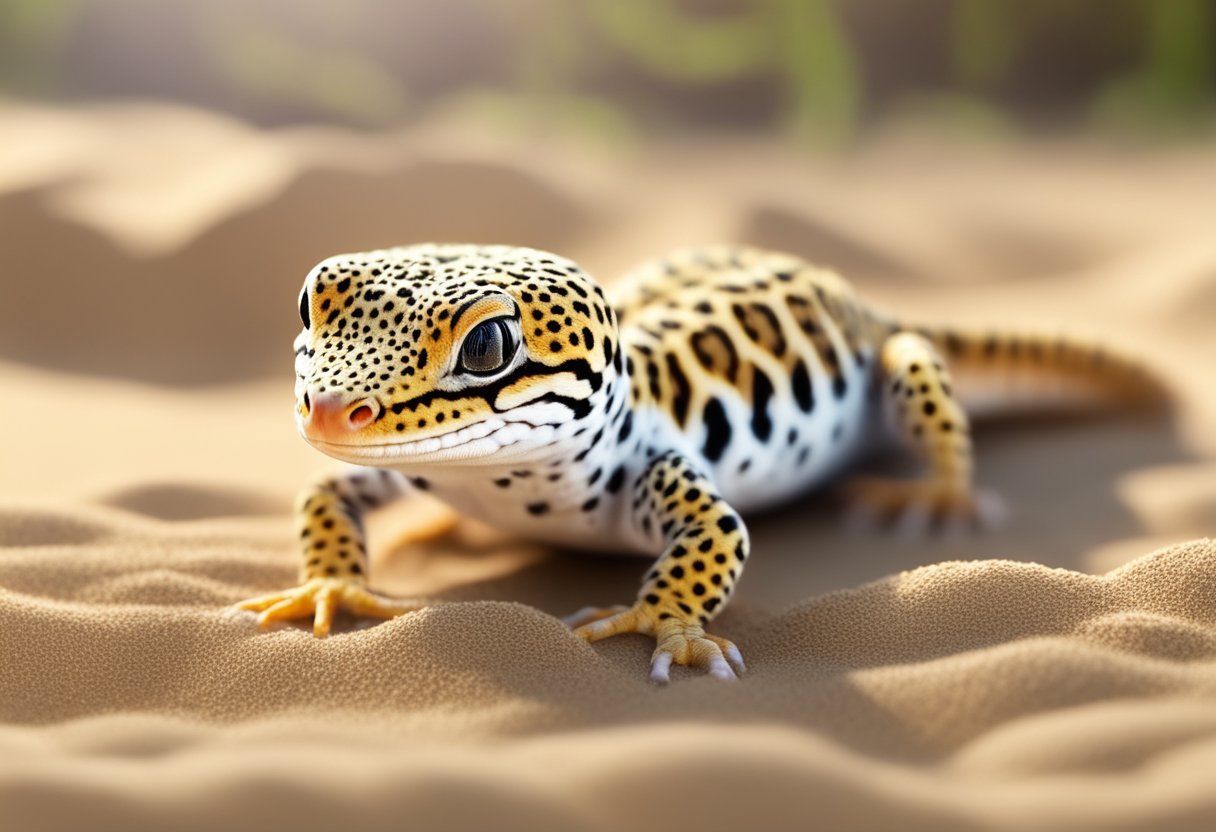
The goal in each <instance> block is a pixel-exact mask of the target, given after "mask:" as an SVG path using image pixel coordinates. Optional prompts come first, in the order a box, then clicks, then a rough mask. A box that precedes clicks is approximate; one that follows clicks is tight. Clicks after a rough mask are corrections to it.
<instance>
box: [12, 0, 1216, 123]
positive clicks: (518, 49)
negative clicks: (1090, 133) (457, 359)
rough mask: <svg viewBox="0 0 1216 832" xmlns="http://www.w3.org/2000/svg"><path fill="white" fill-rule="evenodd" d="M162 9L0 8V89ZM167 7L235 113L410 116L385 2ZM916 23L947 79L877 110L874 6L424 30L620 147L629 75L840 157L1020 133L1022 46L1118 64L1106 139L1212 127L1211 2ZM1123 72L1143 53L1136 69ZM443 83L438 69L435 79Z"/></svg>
mask: <svg viewBox="0 0 1216 832" xmlns="http://www.w3.org/2000/svg"><path fill="white" fill-rule="evenodd" d="M166 2H170V0H0V91H8V92H15V93H18V94H24V95H44V96H48V95H49V96H53V95H55V94H56V93H57V92H61V91H63V90H64V88H65V86H66V85H67V84H68V81H66V80H65V78H64V77H63V76H64V72H63V67H64V66H65V62H64V58H65V51H64V50H65V49H67V48H70V45H71V44H72V43H73V41H72V37H73V34H74V33H73V27H74V26H75V25H76V24H77V23H78V21H79V20H81V19H82V16H83V15H85V14H86V13H87V14H89V15H93V16H94V17H96V16H97V15H102V16H104V14H105V12H106V11H107V10H108V9H114V8H127V9H128V10H129V9H130V8H131V7H138V6H143V5H148V6H151V5H153V4H160V3H166ZM172 2H173V3H175V4H179V5H176V7H175V8H176V9H177V11H176V14H179V15H181V16H183V17H184V18H186V20H187V21H188V22H189V24H190V25H192V26H194V27H195V32H196V34H197V35H198V38H199V41H200V42H201V44H202V49H203V60H204V61H206V64H207V65H206V67H204V68H203V70H202V74H204V75H206V76H207V77H210V78H214V79H218V80H219V81H220V82H221V83H222V84H225V85H226V86H227V89H226V90H225V91H223V95H226V96H227V98H228V100H231V101H233V102H234V103H235V104H236V105H237V106H238V107H241V108H244V109H247V110H249V111H252V112H260V111H262V110H265V109H267V107H268V105H269V106H271V107H273V106H283V105H287V106H288V107H289V108H290V107H291V106H295V107H296V108H297V109H303V110H305V111H312V112H316V113H317V114H318V116H325V115H328V116H330V117H332V118H334V119H336V120H341V121H347V122H356V123H364V124H379V123H390V122H395V121H399V120H401V119H403V118H407V117H410V116H414V115H416V114H417V113H419V112H421V110H422V106H423V102H421V101H419V100H418V99H417V98H415V97H412V96H411V94H410V89H409V87H410V84H409V79H406V78H403V77H401V75H400V73H399V71H395V70H393V69H391V68H390V67H391V66H392V62H391V60H390V57H391V56H390V55H387V54H384V53H383V47H381V53H380V54H377V53H376V51H375V50H374V49H373V50H368V49H359V48H355V47H354V46H352V45H351V44H353V43H356V42H359V40H360V34H361V33H362V34H366V28H367V27H368V25H369V24H368V20H369V15H370V13H371V12H372V10H373V9H374V10H376V13H377V15H378V16H377V17H376V18H375V19H377V20H386V19H391V17H390V16H388V15H387V14H386V13H385V10H384V8H383V7H382V6H381V5H380V2H381V0H297V2H298V6H293V5H292V4H290V3H281V2H275V3H269V2H261V0H245V1H244V2H237V0H223V1H222V2H210V0H172ZM887 2H890V3H892V4H894V3H897V2H900V0H887ZM162 8H163V7H162ZM403 8H404V7H403ZM925 8H926V13H927V14H932V15H935V17H933V18H932V19H929V20H928V21H927V22H926V23H925V25H926V26H928V27H944V34H945V36H946V41H947V43H948V44H949V53H948V55H947V56H946V57H947V59H948V65H949V67H950V72H951V78H950V79H949V80H948V81H947V82H946V83H945V84H943V85H940V86H939V87H938V88H934V89H917V88H913V87H911V86H909V87H906V88H903V89H896V90H894V91H888V88H884V89H883V96H884V97H883V98H882V99H881V100H878V101H875V100H874V98H873V93H872V90H871V89H870V88H869V87H867V83H866V76H867V73H868V72H869V71H870V70H871V69H872V67H873V66H875V65H878V63H879V62H881V61H883V60H884V58H885V56H881V55H876V54H871V53H870V52H867V51H866V50H863V49H862V48H861V46H862V45H863V44H865V45H866V48H867V49H869V50H871V51H872V49H873V47H870V46H869V45H868V44H870V43H872V42H873V41H871V40H868V39H867V38H865V37H862V36H863V35H866V34H867V33H868V31H869V30H868V29H861V28H859V27H863V26H865V27H881V26H882V23H883V19H882V17H881V12H882V11H883V6H882V0H869V2H867V3H866V4H864V5H850V4H849V3H848V0H714V2H713V3H712V6H711V7H710V8H706V7H705V5H704V4H703V3H701V4H699V0H510V2H507V0H433V4H432V7H431V8H430V10H429V11H428V12H427V14H429V15H432V16H438V15H440V14H450V15H453V16H455V15H461V14H465V15H468V14H478V15H482V16H483V18H484V19H486V20H490V19H493V20H494V21H495V22H496V24H497V28H493V27H491V31H494V32H498V36H499V37H500V38H501V39H502V41H503V42H502V43H501V44H498V45H499V46H501V47H502V49H503V50H505V52H506V54H507V58H508V60H509V61H510V62H511V65H512V68H513V77H509V78H496V79H491V78H481V79H479V80H476V81H473V80H470V81H466V82H461V83H459V84H455V85H453V86H451V87H449V88H448V90H447V92H446V96H447V100H448V101H451V102H458V101H459V102H465V103H466V104H468V103H470V102H479V103H477V104H475V105H474V106H475V107H477V108H481V109H486V110H489V111H493V112H499V113H502V112H505V111H508V110H511V109H512V108H515V109H516V110H517V117H516V118H515V120H516V121H519V122H521V123H523V122H529V121H531V122H534V123H547V122H552V121H555V120H556V121H561V122H562V123H564V124H567V125H570V124H573V123H575V122H578V121H580V120H583V121H585V125H584V128H585V129H586V130H589V131H590V130H595V129H603V130H604V131H606V134H612V135H618V136H620V135H626V134H628V133H630V132H631V128H630V127H629V124H630V122H631V121H634V122H636V121H637V120H638V118H637V112H638V110H637V107H638V95H637V93H635V92H627V91H626V92H622V91H621V90H620V89H619V88H613V87H612V85H611V84H608V85H607V86H608V88H609V89H614V90H615V91H613V92H607V93H605V92H603V87H604V83H603V81H604V79H605V78H609V79H610V78H614V77H618V76H619V75H620V70H621V68H622V65H627V66H628V67H629V68H630V73H633V75H631V77H636V74H637V73H638V72H640V73H642V75H643V77H646V76H648V77H650V78H653V79H655V80H658V81H661V82H662V85H661V87H662V89H663V90H664V94H666V95H669V96H670V95H673V94H674V95H676V96H678V95H679V92H678V91H679V90H680V89H681V88H687V89H692V88H710V89H712V88H714V87H715V86H721V87H723V88H726V87H728V86H729V85H731V84H733V83H734V82H737V81H740V80H750V81H752V82H755V83H756V84H758V85H763V84H769V85H771V86H772V88H773V89H776V90H778V91H779V92H780V94H781V102H782V106H781V112H780V114H779V121H780V124H781V125H782V126H784V128H785V129H786V130H787V131H788V132H789V133H790V134H791V135H795V136H798V137H800V138H801V139H802V140H804V141H807V142H812V143H817V144H819V145H821V146H827V147H838V146H841V145H844V144H847V143H848V142H850V141H851V140H852V139H853V138H854V137H855V136H856V134H857V131H858V129H859V124H860V122H861V116H862V113H863V112H870V113H874V112H900V111H904V110H907V109H909V108H915V107H927V108H928V110H929V111H930V112H931V113H932V114H933V115H934V117H936V118H938V119H939V120H940V119H945V120H947V121H952V122H957V123H956V125H955V126H957V127H959V129H970V128H969V127H968V125H970V126H971V127H973V128H974V129H976V130H979V131H981V132H985V131H986V132H989V133H991V132H993V131H1002V130H1005V129H1007V128H1008V127H1009V126H1011V125H1014V124H1016V121H1017V116H1016V115H1015V114H1013V113H1010V112H1007V111H1005V110H1004V109H1003V107H1002V101H1003V100H1006V99H1003V98H1002V94H1003V91H1004V90H1006V89H1007V88H1008V87H1009V85H1010V83H1011V82H1016V81H1017V77H1016V73H1018V72H1020V71H1023V70H1024V69H1025V62H1026V60H1027V56H1028V55H1031V54H1033V51H1032V47H1033V46H1035V45H1036V44H1038V43H1039V42H1040V39H1045V40H1047V41H1053V40H1054V41H1056V42H1059V41H1060V40H1061V38H1074V39H1077V38H1083V39H1085V40H1084V43H1085V44H1087V45H1091V46H1092V45H1096V46H1097V47H1098V48H1097V49H1096V50H1095V49H1089V50H1084V49H1082V50H1078V54H1079V55H1080V56H1082V59H1084V56H1086V55H1094V54H1100V55H1105V56H1106V58H1104V60H1109V59H1110V57H1109V56H1111V55H1114V56H1116V62H1117V61H1122V62H1123V64H1124V67H1125V68H1124V69H1122V70H1119V71H1118V72H1117V73H1115V74H1113V76H1112V77H1111V78H1110V79H1109V80H1108V81H1107V82H1106V83H1105V84H1104V85H1103V86H1102V89H1101V90H1100V91H1099V92H1098V94H1096V95H1095V96H1094V100H1093V101H1090V102H1082V103H1081V105H1080V107H1079V111H1080V112H1087V113H1092V114H1093V116H1094V118H1095V119H1096V121H1097V122H1098V123H1100V124H1106V125H1117V126H1119V127H1121V128H1127V127H1133V128H1137V129H1142V130H1143V129H1151V130H1155V131H1161V130H1177V129H1195V128H1197V127H1210V126H1212V125H1213V123H1214V122H1216V115H1214V114H1216V3H1213V1H1212V0H953V2H952V3H951V4H950V5H949V6H948V7H943V6H941V5H937V4H933V5H932V6H926V7H925ZM293 9H294V11H292V12H291V13H292V14H293V18H292V20H295V19H296V18H295V15H298V16H299V19H300V20H304V19H308V20H309V21H311V22H312V23H313V24H314V29H316V30H319V31H323V32H325V33H326V37H324V38H319V39H318V38H317V37H315V36H314V37H312V38H311V39H305V38H304V37H302V35H301V34H300V33H299V31H298V27H293V26H290V25H284V24H285V23H290V22H291V21H284V19H283V15H284V14H286V13H288V11H290V10H293ZM859 9H861V11H859ZM403 19H404V18H403ZM403 42H408V33H405V34H404V36H403ZM920 42H921V43H922V46H921V47H920V48H922V49H923V48H924V47H923V43H924V41H923V39H922V41H920ZM1079 42H1080V41H1079ZM1104 44H1105V47H1104V46H1103V45H1104ZM461 46H462V45H461V44H460V43H458V42H457V43H453V44H452V46H451V48H452V49H453V50H459V49H460V48H461ZM1129 54H1138V55H1139V65H1138V66H1135V68H1133V69H1131V70H1128V69H1127V68H1126V66H1128V65H1129V62H1128V59H1127V58H1128V55H1129ZM443 72H444V67H443V66H442V65H440V66H438V67H436V75H437V76H440V77H442V74H443ZM597 85H598V86H597ZM888 87H889V85H888ZM672 90H675V91H676V92H675V93H673V92H672ZM427 106H441V107H442V106H444V103H443V102H442V101H440V102H438V104H436V103H435V102H433V101H432V102H430V103H429V104H427ZM746 126H749V127H753V128H763V127H771V126H773V125H764V124H754V125H746Z"/></svg>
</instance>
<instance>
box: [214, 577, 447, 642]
mask: <svg viewBox="0 0 1216 832" xmlns="http://www.w3.org/2000/svg"><path fill="white" fill-rule="evenodd" d="M427 606H428V605H427V604H425V603H422V602H420V601H399V600H396V599H393V598H385V597H384V596H382V595H377V594H376V593H374V592H369V591H368V590H367V589H366V588H365V587H363V586H362V585H360V584H356V583H352V582H351V581H349V580H345V579H342V578H310V579H309V580H307V581H305V582H304V583H302V584H301V585H300V586H297V587H295V588H294V589H288V590H285V591H283V592H274V593H271V594H270V595H262V596H260V597H258V598H251V599H249V600H248V601H242V602H240V603H239V604H236V605H235V609H238V610H246V611H249V612H256V613H259V615H258V624H259V625H260V626H262V627H268V626H270V625H271V624H273V623H274V622H276V621H290V620H293V619H299V618H307V617H309V616H311V617H312V619H313V624H312V631H313V635H315V636H317V638H324V637H325V636H327V635H329V630H330V628H331V627H332V626H333V619H334V613H336V612H337V611H338V610H340V609H341V610H345V611H346V612H349V613H353V614H354V615H373V616H377V617H379V618H396V617H397V616H399V615H404V614H405V613H407V612H415V611H416V610H420V609H424V608H425V607H427Z"/></svg>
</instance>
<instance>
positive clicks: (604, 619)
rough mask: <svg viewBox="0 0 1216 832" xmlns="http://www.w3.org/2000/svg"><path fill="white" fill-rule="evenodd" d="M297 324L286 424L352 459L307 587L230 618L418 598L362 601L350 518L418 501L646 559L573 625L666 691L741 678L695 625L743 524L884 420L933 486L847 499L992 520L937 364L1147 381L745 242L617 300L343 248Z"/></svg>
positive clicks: (447, 262) (414, 254)
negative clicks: (955, 324)
mask: <svg viewBox="0 0 1216 832" xmlns="http://www.w3.org/2000/svg"><path fill="white" fill-rule="evenodd" d="M300 315H301V318H302V320H303V322H304V330H303V331H302V332H301V333H300V336H299V337H298V338H297V340H296V344H295V346H296V399H297V411H296V418H297V425H298V427H299V429H300V431H301V433H302V434H303V435H304V437H305V438H306V439H307V440H308V441H309V442H310V443H311V444H313V445H314V446H315V447H317V448H318V449H319V450H321V451H323V452H324V453H326V454H328V455H330V456H332V457H335V458H337V459H340V460H343V461H345V462H347V463H351V464H353V465H355V466H358V467H357V468H355V469H353V472H352V473H350V474H348V475H346V476H342V477H337V478H331V479H327V480H322V481H319V482H317V483H314V484H312V485H310V486H309V487H308V488H307V489H306V490H305V492H304V493H303V495H302V498H301V502H300V507H299V512H298V516H299V518H300V525H301V528H300V538H301V545H302V549H303V565H302V569H301V584H300V586H298V587H295V588H293V589H290V590H287V591H285V592H278V593H273V594H270V595H266V596H263V597H261V598H256V599H253V600H251V601H247V602H244V603H243V604H241V605H240V606H241V607H242V608H244V609H248V610H253V611H256V612H258V613H260V620H261V622H262V623H263V624H269V623H271V622H273V621H277V620H281V619H288V618H298V617H303V616H311V617H312V618H313V625H314V632H315V633H316V634H317V635H319V636H321V635H325V634H327V633H328V632H329V629H330V626H331V623H332V619H333V616H334V614H335V613H336V612H337V610H339V609H345V610H348V611H351V612H354V613H357V614H363V615H378V616H386V617H388V616H393V615H400V614H402V613H405V612H409V611H411V610H414V609H418V608H419V607H420V606H422V603H421V602H417V601H402V600H396V599H390V598H386V597H383V596H381V595H377V594H375V593H373V592H371V591H370V590H368V589H367V573H368V568H367V558H366V541H365V539H364V534H363V523H362V518H363V515H364V514H365V512H367V511H368V510H370V509H373V508H376V507H378V506H380V505H382V504H384V503H386V502H388V501H391V500H393V499H397V498H399V497H403V496H408V494H409V493H410V492H411V491H418V490H421V491H426V492H428V493H430V494H433V495H434V496H436V497H438V498H439V499H440V500H442V501H444V502H446V503H447V504H448V505H450V506H451V507H452V508H454V509H455V510H456V511H457V512H459V513H461V514H465V515H469V516H473V517H477V518H480V519H482V520H484V521H487V522H489V523H491V524H494V525H497V526H499V527H501V528H503V529H505V530H508V531H512V532H516V533H519V534H521V535H524V536H527V537H530V538H533V539H538V540H544V541H551V542H555V543H560V544H565V545H572V546H577V547H584V548H588V547H594V548H599V549H604V550H609V551H632V552H638V553H642V554H647V555H650V556H654V555H656V554H657V555H658V560H657V561H656V562H655V564H654V566H653V567H652V568H651V569H650V571H649V572H648V573H647V574H646V576H645V578H644V579H643V584H642V588H641V591H640V592H639V595H638V598H637V600H636V601H635V603H633V604H632V605H628V606H617V607H610V608H606V609H587V610H582V611H579V612H578V613H575V614H574V615H573V616H571V617H570V618H569V619H567V621H568V622H569V623H570V624H571V626H573V627H574V628H575V632H576V633H577V634H578V635H579V636H581V637H583V638H585V639H586V640H588V641H595V640H598V639H601V638H605V637H608V636H612V635H616V634H619V633H626V632H636V633H644V634H648V635H652V636H654V637H655V640H656V649H655V652H654V655H653V657H652V662H651V678H652V679H654V680H655V681H658V682H664V681H667V679H668V678H669V673H670V667H671V665H672V664H680V665H689V666H694V667H699V668H702V669H704V670H706V671H707V672H708V673H710V674H711V675H713V676H715V677H718V678H722V679H733V678H735V677H736V676H737V674H739V673H741V672H742V671H743V667H744V665H743V659H742V656H741V655H740V651H739V650H738V648H737V647H736V646H735V645H734V644H732V643H730V642H729V641H727V640H725V639H722V638H720V637H717V636H714V635H712V634H709V633H707V632H706V629H705V628H706V627H707V626H708V625H709V624H710V622H711V621H712V620H713V619H714V618H715V617H716V616H717V615H718V614H720V613H721V611H722V609H723V608H724V607H725V605H726V602H727V601H728V599H729V597H730V596H731V595H732V593H733V592H734V589H735V587H736V585H737V582H738V580H739V578H740V577H741V575H742V571H743V566H744V563H745V562H746V561H747V559H748V556H749V552H750V550H749V542H748V534H747V528H746V526H745V524H744V521H743V519H742V516H741V513H743V514H746V513H748V512H752V511H755V510H758V509H763V508H766V507H769V506H773V505H776V504H779V503H781V502H786V501H788V500H790V499H792V498H794V497H796V496H797V495H799V494H801V493H804V492H806V491H807V490H808V489H811V488H814V487H816V486H820V485H823V484H826V483H829V482H832V481H834V479H835V478H837V477H838V476H839V475H840V474H841V472H842V471H844V470H845V469H846V468H847V467H848V466H849V465H850V464H852V463H854V462H855V461H856V460H858V459H859V458H860V457H861V456H862V455H863V454H864V453H865V452H866V451H868V450H869V449H870V448H871V447H872V446H873V445H874V444H875V442H876V441H877V440H878V439H879V438H880V437H881V436H883V435H884V433H886V434H893V435H895V436H896V437H898V438H899V439H900V440H901V441H902V442H903V444H904V445H905V446H906V447H907V448H908V449H909V450H911V451H912V452H914V453H915V454H917V455H918V456H919V457H920V458H921V459H922V460H923V461H924V462H925V463H926V469H927V472H926V475H925V476H924V477H923V478H921V479H917V480H898V479H867V480H857V481H854V483H853V484H852V486H851V487H850V493H851V496H852V498H853V499H854V501H855V502H856V503H857V504H859V505H863V506H869V507H870V508H872V509H873V510H875V511H876V512H879V513H883V514H900V515H905V516H922V517H925V516H932V517H935V518H937V519H943V518H945V519H959V518H962V519H964V520H968V521H976V520H979V519H982V514H983V512H982V501H981V500H980V499H979V496H978V494H977V491H976V489H975V487H974V484H973V465H972V453H971V441H970V435H969V425H968V419H967V416H966V413H965V411H964V409H963V406H962V404H961V403H960V400H959V399H958V398H957V397H956V394H955V391H954V389H953V383H954V382H953V380H952V378H951V373H950V371H949V370H948V369H947V366H948V364H949V365H957V366H959V367H961V368H964V369H966V368H970V369H972V370H978V371H980V374H981V375H995V376H1017V375H1019V374H1021V375H1022V376H1028V377H1030V378H1031V379H1032V380H1034V379H1040V378H1042V379H1048V380H1050V379H1052V378H1055V377H1062V378H1064V379H1066V380H1068V382H1069V383H1068V384H1065V385H1064V386H1063V388H1062V389H1065V390H1072V391H1077V390H1082V391H1086V390H1088V391H1089V392H1090V393H1092V394H1093V395H1094V396H1095V397H1096V398H1098V399H1103V400H1110V399H1112V398H1113V399H1117V400H1124V401H1128V402H1131V401H1133V400H1136V399H1139V398H1143V397H1145V396H1146V395H1148V393H1146V391H1150V389H1151V388H1152V387H1153V385H1152V383H1151V381H1150V380H1149V377H1148V376H1147V375H1146V374H1145V373H1143V372H1142V371H1140V370H1139V369H1138V368H1137V367H1135V366H1134V365H1133V364H1131V363H1130V362H1128V361H1126V360H1124V359H1121V358H1118V357H1116V356H1112V355H1110V354H1108V353H1105V352H1102V351H1100V350H1097V349H1095V348H1093V347H1089V346H1086V345H1083V344H1078V343H1076V342H1071V341H1061V340H1058V339H1046V338H1042V337H1038V336H1010V335H996V334H991V333H971V334H968V333H963V332H960V331H956V330H950V329H925V328H915V327H907V326H904V325H902V324H900V323H898V322H896V321H895V320H894V319H891V318H888V317H886V316H884V315H881V314H879V313H877V312H875V311H872V310H871V309H870V307H868V306H867V305H865V304H864V303H863V302H862V301H861V300H860V299H859V298H858V297H857V295H856V294H855V292H854V291H853V289H852V288H851V287H850V286H849V284H847V283H846V282H845V281H844V280H843V279H841V278H840V277H839V276H838V275H836V274H834V273H832V272H830V271H826V270H824V269H820V268H817V267H815V266H813V265H811V264H809V263H807V262H805V261H804V260H801V259H799V258H797V257H793V256H791V255H786V254H781V253H775V252H768V251H761V250H757V249H751V248H743V247H729V246H721V247H709V248H699V249H690V250H686V251H679V252H675V253H673V254H671V255H669V256H668V257H665V258H663V259H661V260H658V261H655V262H653V263H649V264H647V265H645V266H643V267H641V268H639V269H637V270H636V271H635V272H633V273H631V274H630V275H627V276H626V277H625V278H624V279H623V280H622V281H620V282H619V283H618V284H617V285H615V286H614V287H613V294H612V297H611V298H609V296H608V295H607V294H605V292H604V290H603V289H602V288H601V287H600V286H599V285H598V284H597V283H596V282H595V281H594V280H592V279H591V277H590V276H588V275H587V274H586V273H585V272H583V271H582V270H581V269H580V268H579V267H578V266H577V265H576V264H574V263H573V262H571V261H569V260H567V259H565V258H562V257H560V256H558V255H555V254H550V253H547V252H543V251H538V250H534V249H527V248H517V247H510V246H473V245H418V246H410V247H403V248H396V249H387V250H381V251H373V252H367V253H361V254H351V255H341V256H338V257H332V258H329V259H328V260H325V261H324V262H322V263H321V264H319V265H318V266H317V267H315V268H314V269H313V270H312V272H311V273H310V274H309V275H308V277H307V279H306V281H305V285H304V289H303V291H302V292H301V295H300ZM1031 386H1032V387H1033V385H1031Z"/></svg>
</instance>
